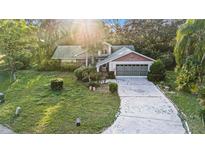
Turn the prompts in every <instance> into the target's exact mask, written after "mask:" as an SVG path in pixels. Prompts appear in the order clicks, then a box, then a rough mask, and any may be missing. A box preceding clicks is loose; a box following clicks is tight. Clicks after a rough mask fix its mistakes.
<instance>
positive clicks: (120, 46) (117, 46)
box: [111, 45, 135, 52]
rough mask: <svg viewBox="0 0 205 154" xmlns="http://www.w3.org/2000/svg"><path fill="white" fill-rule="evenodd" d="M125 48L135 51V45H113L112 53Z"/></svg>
mask: <svg viewBox="0 0 205 154" xmlns="http://www.w3.org/2000/svg"><path fill="white" fill-rule="evenodd" d="M123 47H126V48H129V49H131V50H135V47H134V46H133V45H112V47H111V50H112V52H115V51H117V50H119V49H121V48H123Z"/></svg>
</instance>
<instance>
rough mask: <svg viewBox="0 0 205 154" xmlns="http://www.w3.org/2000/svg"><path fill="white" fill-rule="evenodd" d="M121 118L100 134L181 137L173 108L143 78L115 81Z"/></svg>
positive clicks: (177, 118)
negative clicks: (172, 135) (173, 135)
mask: <svg viewBox="0 0 205 154" xmlns="http://www.w3.org/2000/svg"><path fill="white" fill-rule="evenodd" d="M117 83H118V86H119V89H118V93H119V96H120V99H121V107H120V114H119V116H118V117H117V119H116V121H115V122H114V124H113V125H112V126H111V127H109V128H108V129H107V130H105V131H104V132H103V133H108V134H110V133H119V134H121V133H125V134H129V133H139V134H143V133H144V134H184V133H186V130H185V129H184V127H183V125H182V121H181V119H180V118H179V116H178V112H177V110H176V109H175V107H174V105H173V104H172V103H171V102H170V101H169V100H168V99H167V98H166V97H165V96H164V94H163V93H162V92H161V91H160V90H159V89H158V88H157V87H156V86H155V85H154V84H153V83H151V82H149V81H148V80H147V79H146V78H131V77H130V78H125V77H122V78H118V79H117Z"/></svg>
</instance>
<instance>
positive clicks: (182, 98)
mask: <svg viewBox="0 0 205 154" xmlns="http://www.w3.org/2000/svg"><path fill="white" fill-rule="evenodd" d="M175 81H176V74H175V73H174V72H173V71H168V72H167V77H166V80H165V84H166V85H168V86H170V87H171V89H172V92H166V95H167V96H168V97H169V98H170V99H171V100H172V101H173V102H174V103H175V104H176V105H177V106H178V108H179V109H180V110H181V111H182V112H183V113H184V114H185V115H186V121H187V123H188V125H189V127H190V129H191V132H192V133H194V134H201V133H203V134H204V133H205V127H203V125H202V122H201V119H200V117H199V109H200V107H199V103H198V101H197V98H196V96H194V95H192V94H190V93H186V92H178V91H176V90H175V88H176V84H175Z"/></svg>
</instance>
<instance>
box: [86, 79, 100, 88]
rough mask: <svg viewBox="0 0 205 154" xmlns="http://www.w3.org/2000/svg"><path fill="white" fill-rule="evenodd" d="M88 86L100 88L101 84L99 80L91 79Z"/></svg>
mask: <svg viewBox="0 0 205 154" xmlns="http://www.w3.org/2000/svg"><path fill="white" fill-rule="evenodd" d="M88 86H89V87H90V86H92V87H95V88H98V87H100V84H99V83H97V82H93V81H91V82H89V84H88Z"/></svg>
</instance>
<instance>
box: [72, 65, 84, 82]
mask: <svg viewBox="0 0 205 154" xmlns="http://www.w3.org/2000/svg"><path fill="white" fill-rule="evenodd" d="M85 68H86V67H85V66H81V67H79V68H77V69H76V70H75V71H74V74H75V76H76V77H77V80H82V79H83V71H84V70H85Z"/></svg>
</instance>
